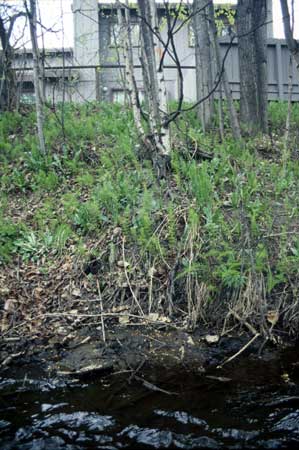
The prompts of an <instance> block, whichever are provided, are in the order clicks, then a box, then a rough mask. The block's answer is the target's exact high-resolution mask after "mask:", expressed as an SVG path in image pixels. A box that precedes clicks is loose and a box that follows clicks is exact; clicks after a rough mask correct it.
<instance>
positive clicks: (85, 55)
mask: <svg viewBox="0 0 299 450" xmlns="http://www.w3.org/2000/svg"><path fill="white" fill-rule="evenodd" d="M72 10H73V15H74V64H75V65H78V66H90V65H98V64H99V7H98V0H73V6H72ZM79 73H80V81H79V83H78V90H79V93H78V96H77V97H78V100H81V101H84V100H89V101H90V100H96V90H97V86H96V71H95V69H94V68H90V69H80V70H79Z"/></svg>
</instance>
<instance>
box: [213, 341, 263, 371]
mask: <svg viewBox="0 0 299 450" xmlns="http://www.w3.org/2000/svg"><path fill="white" fill-rule="evenodd" d="M259 336H260V333H257V334H256V335H255V336H253V338H252V339H250V341H249V342H247V344H245V345H244V346H243V347H242V348H241V349H240V350H239V351H238V352H237V353H235V354H234V355H232V356H230V357H229V358H227V359H226V360H225V361H223V363H222V364H219V366H217V369H221V368H222V367H223V366H224V365H225V364H227V363H229V362H231V361H233V360H234V359H235V358H237V357H238V356H240V355H241V353H243V352H244V351H245V350H246V348H248V347H249V346H250V345H251V344H252V343H253V342H254V341H255V340H256V339H257V338H258V337H259Z"/></svg>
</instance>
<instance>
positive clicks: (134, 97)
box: [117, 1, 150, 146]
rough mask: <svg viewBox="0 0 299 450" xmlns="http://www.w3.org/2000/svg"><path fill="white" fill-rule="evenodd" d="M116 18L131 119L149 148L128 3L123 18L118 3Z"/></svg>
mask: <svg viewBox="0 0 299 450" xmlns="http://www.w3.org/2000/svg"><path fill="white" fill-rule="evenodd" d="M117 17H118V23H119V26H120V29H122V30H123V32H124V47H123V53H124V62H125V82H126V90H127V92H128V95H129V99H130V103H131V107H132V110H133V117H134V122H135V126H136V129H137V132H138V135H139V137H140V139H141V140H142V142H143V143H144V144H145V145H146V146H149V145H150V143H149V140H148V139H147V137H146V133H145V131H144V128H143V126H142V120H141V112H140V107H139V99H138V90H137V84H136V79H135V74H134V60H133V50H132V48H133V45H132V33H131V21H130V10H129V8H128V1H126V8H125V10H124V16H123V14H122V10H121V4H120V2H118V9H117Z"/></svg>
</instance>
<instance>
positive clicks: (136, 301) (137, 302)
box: [122, 239, 144, 316]
mask: <svg viewBox="0 0 299 450" xmlns="http://www.w3.org/2000/svg"><path fill="white" fill-rule="evenodd" d="M122 256H123V264H124V271H125V275H126V280H127V283H128V286H129V289H130V291H131V294H132V297H133V299H134V301H135V303H136V305H137V306H138V308H139V311H140V312H141V314H142V316H144V312H143V309H142V308H141V306H140V303H139V301H138V299H137V297H136V295H135V292H134V291H133V289H132V286H131V283H130V280H129V276H128V272H127V268H126V259H125V239H123V241H122Z"/></svg>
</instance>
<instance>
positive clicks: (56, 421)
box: [0, 349, 299, 450]
mask: <svg viewBox="0 0 299 450" xmlns="http://www.w3.org/2000/svg"><path fill="white" fill-rule="evenodd" d="M129 376H130V374H128V373H126V374H121V375H111V374H110V375H109V376H107V377H106V378H101V379H98V380H97V379H93V380H88V381H86V380H85V381H84V382H82V381H78V380H72V381H68V382H66V381H65V380H63V381H62V380H59V379H52V380H46V379H41V378H40V377H39V378H38V377H36V378H35V379H34V378H33V377H29V376H27V377H26V376H25V377H22V379H19V380H18V379H17V378H18V377H17V376H15V377H14V378H6V379H0V397H1V406H0V442H1V444H0V448H1V449H22V450H26V449H55V450H56V449H84V448H88V449H93V448H97V449H120V448H128V449H149V448H178V449H218V448H223V449H241V448H245V449H265V448H266V449H267V448H268V449H292V448H294V449H297V448H298V447H299V362H298V357H297V352H296V349H292V350H288V351H285V352H284V353H283V354H282V355H281V356H276V357H275V358H271V359H269V360H268V361H266V360H265V359H264V360H259V359H257V358H254V357H247V358H246V359H245V358H244V359H242V360H240V361H238V362H235V363H234V364H232V365H230V367H225V368H224V369H222V370H221V371H216V370H215V369H214V370H213V371H212V370H211V372H210V373H209V372H208V373H206V374H199V373H198V372H197V371H196V370H194V371H192V370H191V371H182V370H180V371H176V372H174V371H173V369H172V370H161V369H160V370H157V369H155V370H153V369H152V370H151V371H147V372H145V373H144V375H143V376H144V378H146V377H150V378H147V379H148V380H150V383H148V385H146V383H141V382H140V381H142V376H141V375H140V377H138V378H137V381H136V379H134V381H131V382H130V380H129ZM138 380H139V381H138ZM153 385H154V386H159V387H160V388H161V389H162V388H163V389H164V390H165V391H166V390H167V392H166V393H165V392H161V391H154V390H152V389H150V388H149V387H151V386H153Z"/></svg>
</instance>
